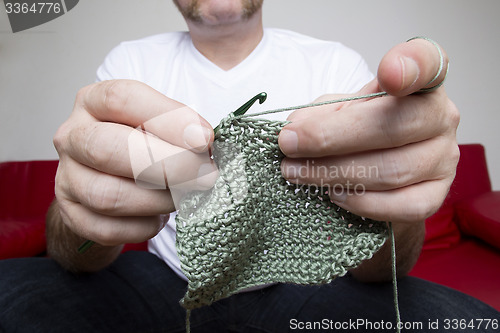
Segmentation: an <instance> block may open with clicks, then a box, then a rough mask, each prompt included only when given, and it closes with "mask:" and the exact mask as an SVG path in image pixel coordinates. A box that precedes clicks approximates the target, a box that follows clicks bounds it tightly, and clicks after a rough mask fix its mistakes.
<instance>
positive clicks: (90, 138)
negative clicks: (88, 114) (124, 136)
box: [83, 124, 111, 168]
mask: <svg viewBox="0 0 500 333" xmlns="http://www.w3.org/2000/svg"><path fill="white" fill-rule="evenodd" d="M84 140H85V143H84V145H83V154H84V156H85V158H86V160H87V161H89V163H90V165H92V166H94V167H97V168H99V166H101V165H105V164H106V163H107V162H108V160H109V158H110V157H111V155H110V154H108V152H107V150H106V149H103V148H104V147H106V145H104V143H105V142H106V141H105V140H103V138H102V135H101V132H100V130H99V126H98V124H94V125H93V126H92V127H91V128H90V129H89V130H88V133H87V134H86V135H84Z"/></svg>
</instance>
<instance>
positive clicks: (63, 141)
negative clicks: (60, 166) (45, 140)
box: [52, 121, 70, 155]
mask: <svg viewBox="0 0 500 333" xmlns="http://www.w3.org/2000/svg"><path fill="white" fill-rule="evenodd" d="M69 132H70V126H69V124H68V122H67V121H66V122H64V123H63V124H62V125H61V126H59V128H58V129H57V131H56V133H55V134H54V137H53V139H52V142H53V144H54V147H55V148H56V151H57V153H58V154H59V155H62V154H63V152H64V151H65V147H66V145H67V143H68V141H69V140H68V138H69Z"/></svg>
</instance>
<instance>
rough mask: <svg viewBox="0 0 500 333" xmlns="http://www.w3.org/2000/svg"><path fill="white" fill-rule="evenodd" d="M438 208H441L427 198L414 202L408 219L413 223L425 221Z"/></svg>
mask: <svg viewBox="0 0 500 333" xmlns="http://www.w3.org/2000/svg"><path fill="white" fill-rule="evenodd" d="M409 208H410V207H409ZM438 208H439V206H438V205H436V204H435V203H433V202H432V201H431V200H428V199H425V198H421V199H417V200H414V201H413V202H412V203H411V208H410V209H409V210H408V212H409V214H408V219H409V221H411V222H414V221H424V220H426V219H427V218H428V217H430V216H431V215H432V214H434V213H435V212H436V211H437V209H438Z"/></svg>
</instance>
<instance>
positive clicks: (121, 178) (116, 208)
mask: <svg viewBox="0 0 500 333" xmlns="http://www.w3.org/2000/svg"><path fill="white" fill-rule="evenodd" d="M141 129H142V130H141ZM212 142H213V129H212V127H211V126H210V124H209V123H208V122H207V121H206V120H204V119H203V118H202V117H200V116H199V115H198V114H197V113H196V112H195V111H193V110H192V109H190V108H188V107H186V106H185V105H184V104H181V103H179V102H176V101H174V100H172V99H169V98H167V97H166V96H164V95H162V94H161V93H159V92H157V91H156V90H154V89H152V88H151V87H149V86H147V85H145V84H143V83H140V82H137V81H129V80H113V81H104V82H99V83H95V84H92V85H90V86H87V87H85V88H83V89H81V90H80V91H79V92H78V94H77V96H76V101H75V105H74V109H73V113H72V114H71V116H70V117H69V119H68V120H67V121H66V122H65V123H64V124H62V126H61V127H60V128H59V129H58V131H57V133H56V135H55V136H54V145H55V147H56V149H57V152H58V154H59V158H60V161H59V168H58V170H57V175H56V184H55V192H56V197H57V203H58V208H59V212H60V217H61V219H62V221H63V222H64V224H65V225H66V226H67V227H68V228H69V229H70V230H71V231H72V232H74V233H75V234H77V235H79V236H80V237H83V238H85V239H89V240H93V241H95V242H97V243H99V244H101V245H105V246H113V245H119V244H123V243H135V242H142V241H145V240H147V239H149V238H152V237H154V236H155V235H156V234H157V233H158V232H159V231H160V230H161V229H162V228H163V226H164V225H165V223H166V222H167V221H168V215H163V214H168V213H170V212H172V211H174V210H175V208H174V202H173V199H172V193H171V191H170V190H169V188H168V186H169V185H168V184H170V185H172V184H174V183H175V184H188V185H189V186H191V188H193V187H194V188H199V189H203V188H204V189H206V188H209V187H211V185H212V184H213V183H214V181H215V177H216V174H217V173H216V167H215V166H214V164H213V163H212V161H211V159H210V157H209V154H208V149H209V147H210V145H211V144H212ZM173 161H175V162H173ZM153 162H156V163H153ZM151 164H153V165H151ZM145 166H150V168H149V169H147V168H145ZM137 168H139V169H141V170H142V169H144V170H143V172H141V173H140V175H139V176H138V175H137V172H136V171H137ZM134 173H135V175H134ZM200 175H201V176H200ZM203 175H204V176H203ZM137 177H139V179H137ZM136 180H141V182H140V183H143V184H144V183H148V184H154V186H153V187H156V188H162V184H163V188H164V189H163V190H158V189H150V188H145V187H144V186H138V184H139V182H137V184H136Z"/></svg>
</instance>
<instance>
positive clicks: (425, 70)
mask: <svg viewBox="0 0 500 333" xmlns="http://www.w3.org/2000/svg"><path fill="white" fill-rule="evenodd" d="M447 68H448V56H447V55H446V53H445V52H444V51H443V50H442V49H441V47H440V46H439V45H438V44H436V43H435V42H434V41H432V40H429V39H425V38H416V39H412V40H410V41H408V42H406V43H402V44H399V45H397V46H395V47H393V48H392V49H391V50H390V51H389V52H387V53H386V54H385V56H384V57H383V58H382V60H381V61H380V64H379V67H378V72H377V79H378V82H379V85H380V87H381V88H382V89H383V90H384V91H386V92H387V93H389V94H391V95H394V96H406V95H409V94H411V93H414V92H417V91H419V90H421V89H428V88H432V87H434V86H437V85H439V84H441V83H442V82H443V80H444V79H445V77H446V72H447Z"/></svg>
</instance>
